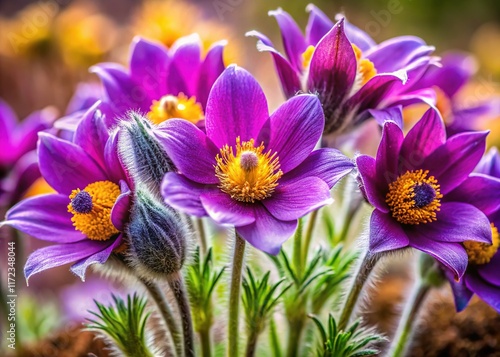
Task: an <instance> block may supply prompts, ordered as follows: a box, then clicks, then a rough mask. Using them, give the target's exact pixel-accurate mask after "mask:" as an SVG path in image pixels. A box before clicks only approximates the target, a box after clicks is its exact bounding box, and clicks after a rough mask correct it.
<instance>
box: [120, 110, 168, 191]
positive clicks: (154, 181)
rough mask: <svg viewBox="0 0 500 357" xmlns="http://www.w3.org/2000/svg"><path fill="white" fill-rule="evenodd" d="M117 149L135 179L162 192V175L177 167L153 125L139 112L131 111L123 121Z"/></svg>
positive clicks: (153, 189)
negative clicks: (155, 133)
mask: <svg viewBox="0 0 500 357" xmlns="http://www.w3.org/2000/svg"><path fill="white" fill-rule="evenodd" d="M119 135H120V136H119V141H118V148H119V152H120V157H121V159H122V160H123V161H124V164H125V166H126V167H127V169H128V171H129V174H130V175H131V177H132V179H133V181H134V182H136V183H138V182H140V183H142V184H145V185H147V186H148V188H149V189H150V190H152V191H153V192H155V193H158V194H159V187H160V184H161V181H162V180H163V176H165V174H166V173H167V172H169V171H173V170H174V169H175V167H174V164H173V163H172V161H171V160H170V158H169V157H168V155H167V153H166V152H165V150H163V148H162V146H161V145H160V143H159V142H158V140H157V139H156V137H155V135H154V132H153V126H152V124H151V123H150V122H149V121H148V120H147V119H146V118H144V117H143V116H141V115H140V114H138V113H135V112H130V113H129V120H124V121H123V122H122V124H121V128H120V134H119Z"/></svg>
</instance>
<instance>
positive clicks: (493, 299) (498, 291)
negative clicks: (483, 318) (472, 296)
mask: <svg viewBox="0 0 500 357" xmlns="http://www.w3.org/2000/svg"><path fill="white" fill-rule="evenodd" d="M465 284H466V285H467V287H468V288H469V289H471V290H472V291H473V292H474V293H476V295H477V296H479V297H480V298H481V299H483V300H484V301H485V302H486V303H487V304H488V305H490V306H491V307H492V308H494V309H495V310H496V311H497V312H499V313H500V299H499V298H498V297H499V296H500V287H499V286H495V285H491V284H488V283H487V282H485V281H484V280H483V279H481V278H479V277H476V276H474V275H467V276H466V277H465Z"/></svg>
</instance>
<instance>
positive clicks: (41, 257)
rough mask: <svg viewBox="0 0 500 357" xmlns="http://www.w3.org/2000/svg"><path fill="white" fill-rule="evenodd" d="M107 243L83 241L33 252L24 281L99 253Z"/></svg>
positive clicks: (25, 270) (29, 258) (27, 263)
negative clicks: (42, 272) (37, 274)
mask: <svg viewBox="0 0 500 357" xmlns="http://www.w3.org/2000/svg"><path fill="white" fill-rule="evenodd" d="M108 244H109V243H108V242H102V241H93V240H90V239H85V240H83V241H80V242H76V243H68V244H57V245H51V246H48V247H44V248H41V249H37V250H35V251H34V252H33V253H32V254H31V255H30V256H29V257H28V260H27V261H26V265H25V266H24V276H25V277H26V281H28V279H29V278H30V277H31V276H32V275H33V274H36V273H39V272H41V271H44V270H47V269H50V268H55V267H58V266H61V265H65V264H68V263H72V262H75V261H78V260H81V259H85V258H88V257H90V256H91V255H93V254H95V253H97V252H99V251H101V250H102V249H103V248H105V247H106V246H107V245H108Z"/></svg>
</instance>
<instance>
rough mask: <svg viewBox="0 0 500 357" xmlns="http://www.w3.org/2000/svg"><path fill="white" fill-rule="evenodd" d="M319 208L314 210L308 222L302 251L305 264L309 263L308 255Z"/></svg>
mask: <svg viewBox="0 0 500 357" xmlns="http://www.w3.org/2000/svg"><path fill="white" fill-rule="evenodd" d="M318 212H319V210H316V211H313V212H312V213H311V215H310V216H309V222H308V223H307V228H306V233H305V236H304V250H303V253H302V259H303V260H304V266H305V265H306V263H307V256H308V254H309V247H310V246H311V240H312V235H313V232H314V227H315V225H316V221H317V218H318Z"/></svg>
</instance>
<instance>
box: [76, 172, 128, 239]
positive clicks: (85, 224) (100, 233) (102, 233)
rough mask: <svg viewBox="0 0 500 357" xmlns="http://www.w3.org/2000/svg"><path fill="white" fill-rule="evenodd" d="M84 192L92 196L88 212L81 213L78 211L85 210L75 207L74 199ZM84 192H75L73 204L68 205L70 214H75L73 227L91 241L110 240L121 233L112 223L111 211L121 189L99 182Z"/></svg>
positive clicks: (87, 206)
mask: <svg viewBox="0 0 500 357" xmlns="http://www.w3.org/2000/svg"><path fill="white" fill-rule="evenodd" d="M83 191H84V192H86V193H87V194H88V195H90V198H91V203H89V205H86V206H85V208H86V210H85V211H88V212H85V213H79V212H77V210H79V211H80V212H82V211H83V210H82V209H81V208H78V207H74V205H75V203H74V202H73V199H74V198H75V197H76V196H77V195H78V194H80V193H81V192H83ZM83 191H80V189H76V190H73V191H72V192H71V195H70V196H69V199H70V200H72V202H71V203H70V204H69V205H68V212H70V213H72V214H73V217H72V218H71V221H72V222H73V226H75V228H76V229H77V230H79V231H80V232H82V233H83V234H85V235H86V236H87V237H88V238H89V239H92V240H108V239H109V238H111V237H112V236H113V235H115V234H117V233H118V232H119V231H118V229H116V227H115V226H114V225H113V223H112V222H111V209H112V208H113V205H114V204H115V202H116V199H117V198H118V196H119V195H120V187H118V185H117V184H115V183H113V182H110V181H98V182H94V183H91V184H90V185H88V186H87V187H85V189H84V190H83ZM87 208H88V210H87Z"/></svg>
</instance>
